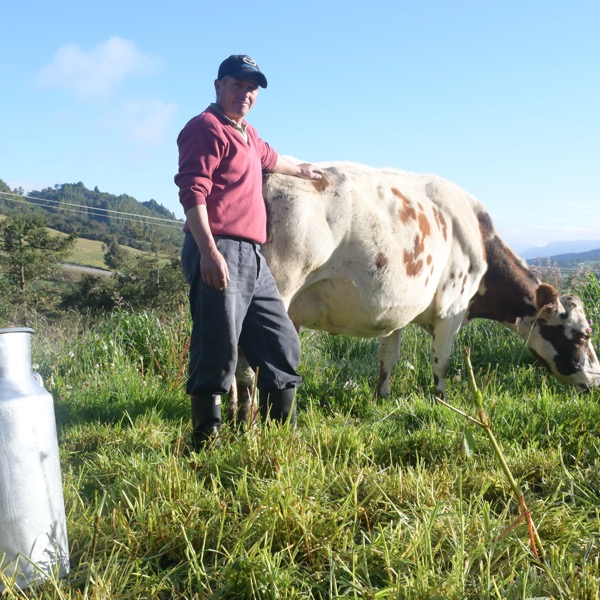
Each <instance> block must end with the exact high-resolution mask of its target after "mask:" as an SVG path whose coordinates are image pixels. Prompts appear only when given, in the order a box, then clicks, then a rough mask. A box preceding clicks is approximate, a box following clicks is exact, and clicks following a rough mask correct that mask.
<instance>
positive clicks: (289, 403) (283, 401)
mask: <svg viewBox="0 0 600 600" xmlns="http://www.w3.org/2000/svg"><path fill="white" fill-rule="evenodd" d="M258 398H259V403H260V416H261V418H262V420H263V421H266V420H268V419H271V420H272V421H281V422H282V423H288V422H289V424H290V426H291V427H295V426H296V388H288V389H287V390H270V391H268V390H259V393H258Z"/></svg>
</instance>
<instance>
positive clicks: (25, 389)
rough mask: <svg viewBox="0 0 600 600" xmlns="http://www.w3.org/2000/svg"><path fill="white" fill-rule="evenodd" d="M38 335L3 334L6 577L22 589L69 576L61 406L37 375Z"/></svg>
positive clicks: (1, 549) (0, 388) (0, 552)
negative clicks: (57, 410) (34, 339)
mask: <svg viewBox="0 0 600 600" xmlns="http://www.w3.org/2000/svg"><path fill="white" fill-rule="evenodd" d="M32 333H33V329H29V328H12V329H0V572H1V573H2V574H3V575H4V576H5V577H7V578H8V580H9V582H10V583H11V584H12V583H13V582H14V584H15V586H16V587H19V588H21V587H26V586H28V585H30V584H33V583H37V582H40V581H43V580H44V579H47V578H48V577H49V576H50V575H52V574H54V575H56V576H58V577H61V576H65V575H66V574H67V573H68V571H69V548H68V540H67V524H66V518H65V508H64V498H63V489H62V479H61V472H60V461H59V454H58V440H57V436H56V422H55V417H54V403H53V398H52V396H51V394H49V393H48V392H47V391H46V390H45V389H44V388H43V386H42V385H41V377H40V376H39V375H38V374H37V373H34V372H33V371H32V367H31V346H30V341H31V334H32ZM8 586H9V584H8V583H7V584H6V587H8ZM4 587H5V586H4V585H3V584H2V583H1V582H0V593H2V591H3V589H4Z"/></svg>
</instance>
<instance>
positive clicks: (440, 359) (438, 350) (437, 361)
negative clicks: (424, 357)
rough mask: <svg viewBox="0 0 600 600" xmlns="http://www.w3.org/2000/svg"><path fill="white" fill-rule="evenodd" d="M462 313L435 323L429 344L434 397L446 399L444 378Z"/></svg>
mask: <svg viewBox="0 0 600 600" xmlns="http://www.w3.org/2000/svg"><path fill="white" fill-rule="evenodd" d="M463 315H464V313H460V314H458V315H455V316H453V317H447V318H445V319H440V320H439V321H436V323H435V325H434V326H433V336H432V337H433V339H432V342H431V364H432V368H433V383H434V385H435V394H436V397H439V398H442V399H444V398H445V397H446V376H447V374H448V367H449V366H450V354H451V353H452V346H453V344H454V340H455V339H456V334H457V333H458V331H459V329H460V326H461V324H462V321H463Z"/></svg>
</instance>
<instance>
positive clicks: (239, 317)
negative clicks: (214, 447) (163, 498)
mask: <svg viewBox="0 0 600 600" xmlns="http://www.w3.org/2000/svg"><path fill="white" fill-rule="evenodd" d="M259 86H260V87H262V88H266V87H267V79H266V77H265V75H264V74H263V73H262V72H261V70H260V69H259V67H258V65H257V64H256V62H255V61H254V60H253V59H252V58H250V57H249V56H245V55H232V56H230V57H229V58H227V59H226V60H224V61H223V62H222V63H221V65H220V67H219V71H218V75H217V79H216V80H215V90H216V102H215V103H213V104H211V105H210V106H209V107H208V108H207V109H206V110H205V111H204V112H202V113H201V114H199V115H198V116H196V117H194V118H193V119H191V120H190V121H189V122H188V123H187V125H186V126H185V127H184V128H183V129H182V131H181V133H180V134H179V137H178V138H177V145H178V147H179V172H178V173H177V175H176V176H175V183H176V184H177V185H178V186H179V199H180V201H181V204H182V205H183V209H184V211H185V216H186V224H185V227H184V231H185V232H186V237H185V241H184V245H183V250H182V265H183V271H184V274H185V277H186V279H187V281H188V283H189V285H190V295H189V297H190V310H191V314H192V322H193V326H192V334H191V340H190V362H189V376H188V381H187V387H186V389H187V392H188V394H189V395H190V398H191V405H192V425H193V439H194V442H195V445H196V447H197V448H198V449H200V448H202V447H204V446H205V445H206V443H207V442H211V443H214V444H218V436H219V426H220V425H221V395H222V394H226V393H227V392H228V391H229V389H230V387H231V383H232V381H233V377H234V374H235V367H236V364H237V348H238V345H239V347H240V348H241V349H242V350H243V352H244V354H245V356H246V358H247V360H248V362H249V364H250V366H252V367H253V368H254V369H258V388H259V403H260V411H261V416H262V417H263V418H267V417H270V418H271V419H274V420H279V421H289V422H291V423H292V424H294V423H295V419H296V403H295V390H296V388H297V387H298V386H299V385H300V382H301V377H300V375H299V374H298V372H297V367H298V363H299V360H300V341H299V338H298V334H297V332H296V330H295V328H294V326H293V324H292V323H291V321H290V319H289V317H288V315H287V312H286V310H285V306H284V304H283V302H282V300H281V297H280V295H279V292H278V290H277V287H276V284H275V281H274V279H273V277H272V275H271V272H270V271H269V268H268V267H267V265H266V263H265V260H264V258H263V256H262V255H261V253H260V244H262V243H264V242H265V241H266V236H267V230H266V220H267V216H266V209H265V204H264V200H263V197H262V172H263V171H266V172H270V171H271V172H273V171H274V172H277V173H284V174H288V175H293V176H296V177H302V178H304V179H320V178H321V176H322V175H321V171H319V170H318V169H317V168H315V167H314V166H313V165H310V164H307V163H304V164H299V165H297V164H294V163H292V162H291V161H289V160H287V159H284V158H283V157H281V156H279V155H278V154H277V153H276V152H275V151H274V150H273V149H272V148H271V147H270V146H269V145H268V144H266V143H265V142H263V141H262V140H261V139H260V138H259V137H258V134H257V132H256V130H255V129H254V128H253V127H252V126H251V125H250V124H248V123H247V122H246V121H245V120H244V117H245V116H246V115H247V114H248V112H249V111H250V109H251V108H252V106H253V105H254V102H255V101H256V98H257V96H258V88H259Z"/></svg>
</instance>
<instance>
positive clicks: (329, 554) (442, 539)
mask: <svg viewBox="0 0 600 600" xmlns="http://www.w3.org/2000/svg"><path fill="white" fill-rule="evenodd" d="M188 327H189V324H188V322H187V319H186V317H185V313H182V314H181V315H175V316H174V317H172V318H165V317H164V316H160V315H152V314H128V313H125V312H115V313H113V314H112V315H110V316H109V317H106V318H105V319H103V320H101V321H100V322H95V323H94V324H93V326H92V325H91V324H90V323H86V322H84V321H83V320H77V319H70V320H69V321H68V322H65V323H62V324H60V325H57V326H54V325H49V324H47V323H44V322H40V323H38V324H37V325H34V328H35V329H36V330H37V334H36V335H35V336H34V338H33V355H34V362H35V363H36V364H38V365H39V368H38V370H39V372H40V373H41V374H42V376H43V378H44V380H45V383H46V387H47V389H48V390H49V391H50V392H51V393H52V394H53V396H54V398H55V408H56V417H57V422H58V428H59V441H60V452H61V460H62V468H63V486H64V490H65V503H66V511H67V526H68V531H69V539H70V559H71V572H70V574H69V576H68V577H67V578H65V579H60V580H50V581H47V582H46V583H45V584H44V585H42V586H41V587H40V588H39V589H37V590H35V591H29V592H26V593H25V594H24V595H23V596H20V595H18V594H17V593H8V595H7V597H8V598H16V597H29V598H44V599H46V598H47V599H50V598H52V599H67V598H68V599H108V598H127V599H142V598H143V599H151V598H152V599H154V598H156V599H164V600H167V599H190V598H197V599H203V598H223V599H235V598H248V599H250V598H273V599H275V598H372V599H391V598H402V599H404V598H415V599H417V598H419V599H421V598H431V599H433V598H439V599H454V598H455V599H465V598H473V599H475V598H476V599H481V598H497V599H506V598H510V599H512V598H515V599H516V598H520V599H526V598H529V599H533V598H537V599H541V598H586V599H595V598H598V597H599V594H600V575H599V564H598V563H599V559H600V441H599V440H600V406H599V402H598V400H599V398H598V394H597V393H595V394H588V395H578V394H576V393H575V392H574V391H573V390H572V389H569V388H565V387H563V386H561V385H559V384H558V383H556V382H555V381H553V380H551V379H549V378H548V376H547V375H546V373H545V372H544V371H543V370H542V369H541V368H540V367H539V366H538V365H536V364H534V363H533V360H532V357H531V355H530V354H529V352H528V350H527V349H525V348H524V346H523V345H522V343H521V341H520V340H519V339H518V338H516V337H515V336H513V335H512V334H510V333H509V332H508V331H506V330H504V329H502V328H501V327H499V326H496V325H494V324H491V323H487V322H476V323H474V324H473V325H472V326H470V327H469V328H467V329H466V330H464V331H463V332H462V333H461V335H460V336H459V340H458V342H457V346H456V350H455V353H454V356H453V363H452V366H451V370H450V380H449V392H448V400H449V402H451V403H452V404H453V405H455V406H457V407H459V408H460V409H461V410H463V411H465V412H466V413H469V414H471V415H475V414H476V407H475V405H474V403H473V400H472V393H471V388H470V386H469V382H468V377H467V376H466V375H467V365H466V363H465V359H464V356H463V354H462V352H461V348H463V347H465V346H469V347H471V348H472V359H471V360H472V363H473V369H474V373H475V378H476V381H477V382H478V385H479V388H480V389H481V390H482V393H483V399H484V405H485V408H486V411H487V413H488V415H489V417H490V420H491V423H492V429H493V431H494V433H495V435H496V438H497V439H498V442H499V444H500V445H501V447H502V449H503V452H504V455H505V457H506V462H507V464H508V466H509V468H510V471H511V473H512V475H513V476H514V478H515V479H516V480H517V482H518V483H519V485H520V486H521V488H522V490H523V491H524V494H525V499H526V502H527V505H528V507H529V509H530V511H531V517H532V520H533V523H534V524H535V526H536V527H537V531H538V533H539V539H540V541H541V546H540V548H539V553H540V558H536V557H535V556H534V554H533V552H532V548H531V545H530V538H529V534H528V528H527V525H526V524H525V522H524V521H522V522H519V521H518V516H519V507H518V505H517V503H516V502H515V500H514V498H513V494H512V492H511V489H510V486H509V484H508V481H507V479H506V476H505V474H504V472H503V471H502V469H501V468H500V465H499V463H498V460H497V458H496V456H495V454H494V453H493V451H492V448H491V446H490V444H489V441H488V439H487V437H486V436H485V434H484V432H483V431H482V430H480V428H478V427H477V426H476V425H474V424H473V423H472V422H470V421H468V420H466V419H465V418H464V417H462V416H460V415H458V414H456V413H455V412H453V411H451V410H449V409H447V408H446V407H443V406H441V405H436V404H434V403H432V399H431V395H430V391H429V390H430V382H431V368H430V363H429V356H428V352H429V342H428V338H426V336H425V335H424V334H423V333H422V332H421V331H420V330H419V329H417V328H415V327H409V328H407V330H406V333H405V336H404V338H403V344H402V355H403V359H402V362H401V364H400V365H399V366H398V368H397V370H396V373H395V376H394V379H393V386H392V392H391V395H390V397H389V398H388V399H387V400H380V401H377V402H375V401H374V400H373V397H372V393H373V390H374V387H375V383H376V376H377V348H376V343H375V342H374V341H373V340H361V339H352V338H347V337H344V336H338V337H332V336H328V335H326V334H321V333H315V332H309V331H306V332H303V333H302V336H301V337H302V347H303V361H302V373H303V376H304V384H303V386H302V388H301V389H300V391H299V395H298V404H299V424H298V428H297V430H296V431H290V430H289V429H288V428H287V427H283V428H282V427H278V426H265V425H264V424H261V425H259V426H258V427H257V429H255V430H251V431H239V430H236V429H235V428H233V427H231V426H230V425H225V426H224V427H223V438H224V443H223V445H222V447H221V448H220V449H217V450H212V451H209V452H206V453H194V452H192V451H190V448H189V444H188V440H189V434H190V423H189V406H188V400H187V397H186V394H185V391H184V381H185V372H186V364H185V363H186V345H187V336H188ZM595 341H596V344H597V342H598V337H597V334H596V339H595ZM32 418H33V416H32Z"/></svg>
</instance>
